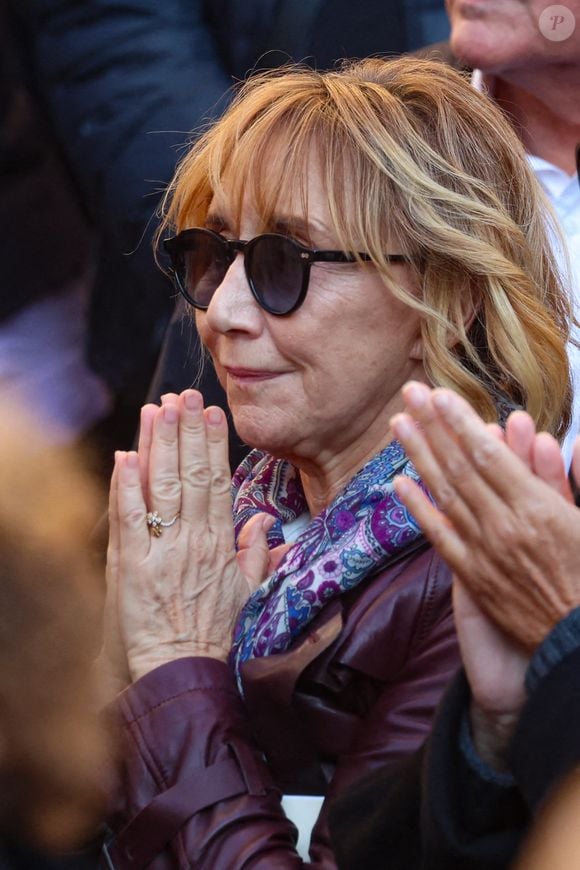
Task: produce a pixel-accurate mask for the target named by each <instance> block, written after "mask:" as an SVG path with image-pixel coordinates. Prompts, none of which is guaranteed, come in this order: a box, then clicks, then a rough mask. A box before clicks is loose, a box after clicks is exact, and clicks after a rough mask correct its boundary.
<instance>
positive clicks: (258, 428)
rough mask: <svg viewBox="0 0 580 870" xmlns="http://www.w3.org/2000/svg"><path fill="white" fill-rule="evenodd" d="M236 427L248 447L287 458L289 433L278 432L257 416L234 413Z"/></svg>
mask: <svg viewBox="0 0 580 870" xmlns="http://www.w3.org/2000/svg"><path fill="white" fill-rule="evenodd" d="M233 417H234V425H235V429H236V432H237V434H238V436H239V437H240V438H241V440H242V441H243V442H244V444H247V445H248V447H251V448H253V449H257V450H264V451H266V453H271V454H272V455H273V456H285V455H287V454H288V452H289V450H290V445H289V443H288V437H287V436H288V433H287V432H280V431H276V430H275V429H274V428H273V427H271V426H268V425H267V424H264V425H262V422H263V421H260V419H259V418H258V417H257V416H254V417H253V418H252V417H251V416H246V415H244V414H242V415H236V414H235V413H234V415H233Z"/></svg>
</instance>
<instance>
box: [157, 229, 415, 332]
mask: <svg viewBox="0 0 580 870" xmlns="http://www.w3.org/2000/svg"><path fill="white" fill-rule="evenodd" d="M200 235H203V236H206V237H209V238H210V239H211V240H212V241H213V242H214V243H218V244H219V246H220V247H221V250H222V251H223V256H224V263H226V264H227V265H226V271H227V269H229V267H230V266H231V265H232V263H233V262H234V260H235V258H236V255H237V254H238V253H242V254H243V255H244V272H245V274H246V279H247V281H248V285H249V287H250V290H251V292H252V296H253V297H254V299H255V300H256V302H257V303H258V305H259V306H260V308H263V309H264V311H267V312H268V313H269V314H273V315H274V316H276V317H287V316H288V315H289V314H292V313H293V312H294V311H296V309H297V308H300V306H301V305H302V303H303V302H304V300H305V298H306V294H307V292H308V282H309V280H310V267H311V266H312V264H313V263H356V262H358V261H359V260H363V261H366V262H369V261H370V260H371V259H372V258H371V257H370V256H369V254H364V253H360V252H359V253H357V254H356V255H355V254H347V253H345V252H344V251H327V250H318V249H316V248H307V247H306V246H305V245H302V244H300V242H297V241H296V239H293V238H291V237H290V236H285V235H282V234H280V233H263V234H262V235H259V236H255V237H254V238H253V239H249V240H248V241H243V240H242V239H225V238H224V237H223V236H220V235H219V233H215V232H214V231H213V230H208V229H206V228H205V227H192V228H190V229H187V230H182V231H181V232H180V233H178V235H176V236H173V237H172V238H169V239H164V241H163V247H164V248H165V250H166V252H167V253H168V254H169V257H170V259H171V274H172V276H173V279H174V281H175V284H176V286H177V289H178V290H179V292H180V293H181V295H182V296H183V297H184V298H185V299H186V300H187V302H189V304H190V305H193V307H194V308H197V309H199V310H200V311H206V310H207V309H208V308H209V304H208V305H201V304H200V303H199V302H196V301H195V299H193V297H192V296H190V294H189V293H188V291H187V288H186V286H185V284H184V283H183V281H182V279H181V277H180V274H179V272H180V269H179V257H180V255H182V254H183V253H184V251H187V249H188V241H191V243H192V244H191V246H192V247H193V242H194V241H195V239H198V238H199V237H200ZM269 238H272V239H276V240H283V241H284V242H285V243H286V244H290V245H292V247H293V248H294V249H295V251H296V252H297V253H298V255H299V262H300V263H301V265H302V285H301V287H300V293H299V295H298V297H297V299H296V302H294V304H293V305H292V307H291V308H289V309H288V311H276V310H274V309H273V308H272V307H271V306H270V305H268V303H267V302H266V301H265V300H264V299H263V298H262V297H261V295H260V293H259V291H258V289H257V288H256V285H255V283H254V279H253V277H252V256H253V252H254V250H255V248H256V245H259V244H260V242H261V241H263V240H264V239H269ZM386 259H387V260H388V261H389V262H391V263H406V262H409V258H408V257H406V256H405V255H404V254H387V255H386ZM224 277H225V272H224ZM222 280H223V279H222ZM216 289H217V287H216Z"/></svg>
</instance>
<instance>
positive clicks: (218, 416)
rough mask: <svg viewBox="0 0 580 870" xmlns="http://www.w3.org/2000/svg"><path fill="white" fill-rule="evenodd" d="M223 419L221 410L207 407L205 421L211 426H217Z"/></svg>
mask: <svg viewBox="0 0 580 870" xmlns="http://www.w3.org/2000/svg"><path fill="white" fill-rule="evenodd" d="M222 420H223V412H222V410H221V409H220V408H208V409H207V421H208V423H209V424H210V425H211V426H218V425H219V424H220V423H221V422H222Z"/></svg>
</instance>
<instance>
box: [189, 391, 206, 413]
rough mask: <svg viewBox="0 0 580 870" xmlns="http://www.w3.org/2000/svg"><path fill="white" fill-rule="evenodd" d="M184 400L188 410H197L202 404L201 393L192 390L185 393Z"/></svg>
mask: <svg viewBox="0 0 580 870" xmlns="http://www.w3.org/2000/svg"><path fill="white" fill-rule="evenodd" d="M184 401H185V407H186V408H187V410H188V411H199V409H200V408H201V407H202V405H203V400H202V398H201V393H197V392H194V391H192V392H191V393H186V394H185V399H184Z"/></svg>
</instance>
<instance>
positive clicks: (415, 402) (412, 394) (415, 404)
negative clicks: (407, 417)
mask: <svg viewBox="0 0 580 870" xmlns="http://www.w3.org/2000/svg"><path fill="white" fill-rule="evenodd" d="M403 398H404V400H405V404H406V405H408V406H409V407H410V408H415V409H419V408H422V407H423V406H424V404H425V399H426V392H425V387H424V386H423V385H422V384H417V383H415V382H414V381H410V382H409V383H408V384H406V385H405V386H404V387H403Z"/></svg>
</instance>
